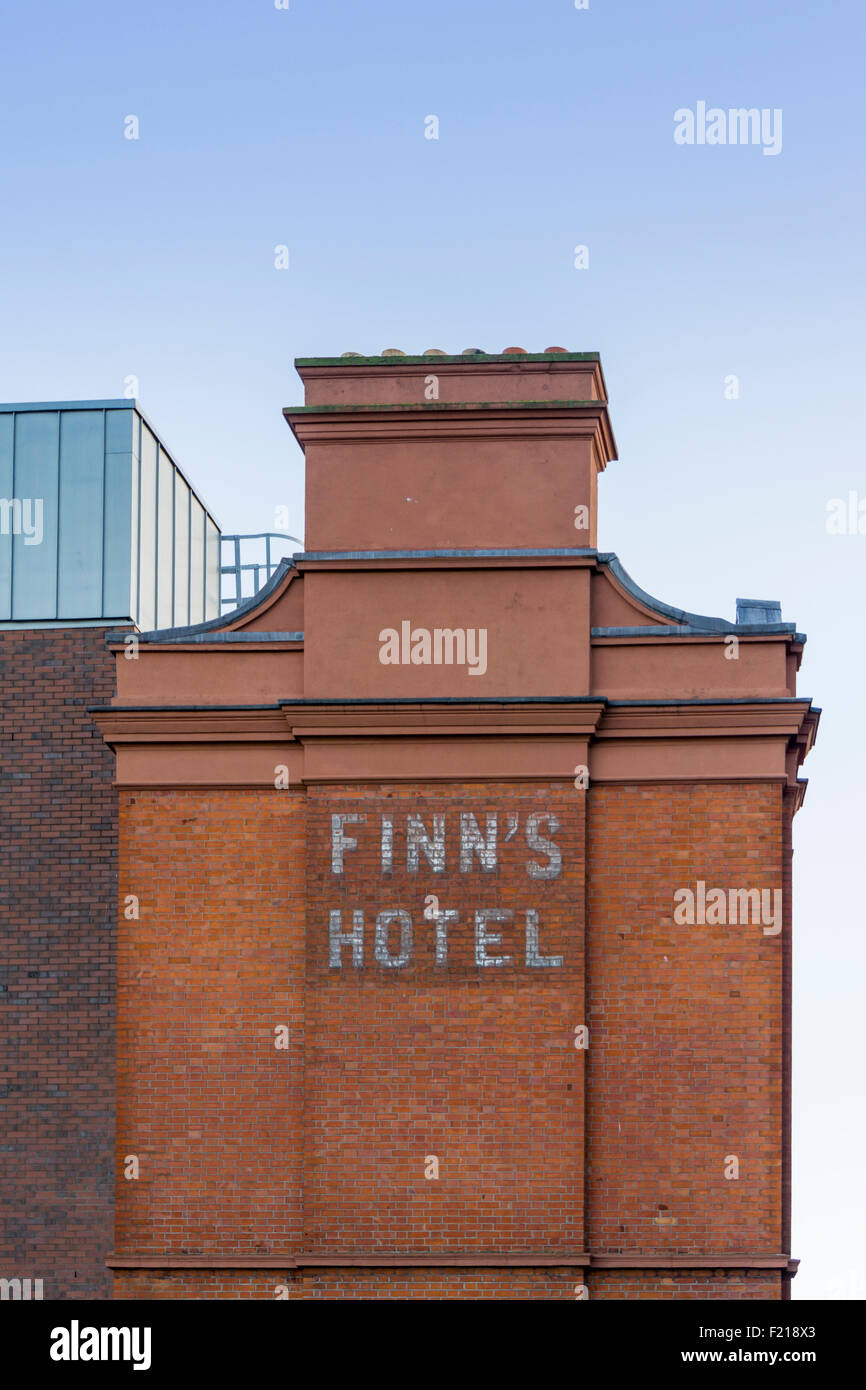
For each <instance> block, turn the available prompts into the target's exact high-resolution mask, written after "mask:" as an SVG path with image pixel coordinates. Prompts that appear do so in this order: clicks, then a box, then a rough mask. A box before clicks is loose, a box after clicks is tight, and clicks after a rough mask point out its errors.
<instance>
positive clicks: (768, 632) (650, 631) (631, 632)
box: [590, 618, 806, 642]
mask: <svg viewBox="0 0 866 1390" xmlns="http://www.w3.org/2000/svg"><path fill="white" fill-rule="evenodd" d="M718 621H719V622H723V621H724V619H722V618H720V619H719V620H718ZM795 628H796V623H727V624H726V626H725V628H724V634H733V635H736V636H738V637H769V636H773V635H778V634H782V633H785V634H789V633H792V634H793V635H794V637H795V638H796V639H797V640H799V641H801V642H805V640H806V638H805V636H804V634H803V633H802V632H796V631H795ZM590 635H591V636H592V637H721V636H722V635H723V633H722V632H720V631H719V630H718V629H717V628H712V629H710V628H705V627H691V626H686V627H668V626H666V625H660V626H658V627H652V626H651V625H650V624H649V623H647V624H646V625H645V626H644V627H594V628H591V629H590Z"/></svg>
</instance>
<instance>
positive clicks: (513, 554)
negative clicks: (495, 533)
mask: <svg viewBox="0 0 866 1390" xmlns="http://www.w3.org/2000/svg"><path fill="white" fill-rule="evenodd" d="M547 555H552V556H554V557H556V556H561V557H563V558H570V557H574V558H578V557H579V558H581V559H583V558H585V557H586V556H592V557H595V556H597V555H598V551H597V550H595V549H594V548H592V547H587V548H583V549H581V548H571V547H569V548H566V547H562V546H551V547H547V548H545V549H541V550H538V549H528V550H524V549H512V550H301V551H298V552H297V554H295V555H293V556H292V559H293V560H294V561H298V560H473V559H512V558H513V559H521V558H527V559H542V558H543V557H544V556H547Z"/></svg>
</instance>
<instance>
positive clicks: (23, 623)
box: [0, 616, 135, 636]
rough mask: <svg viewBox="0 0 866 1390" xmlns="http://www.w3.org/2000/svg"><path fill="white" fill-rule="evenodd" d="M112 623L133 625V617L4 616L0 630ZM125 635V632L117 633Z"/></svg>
mask: <svg viewBox="0 0 866 1390" xmlns="http://www.w3.org/2000/svg"><path fill="white" fill-rule="evenodd" d="M114 623H130V624H132V626H133V627H134V626H135V619H134V618H122V617H117V616H114V617H111V618H4V619H2V621H0V632H14V631H21V629H25V630H27V629H34V630H35V629H37V628H38V629H44V628H76V627H111V626H112V624H114ZM119 635H120V636H125V635H126V634H125V633H121V634H119Z"/></svg>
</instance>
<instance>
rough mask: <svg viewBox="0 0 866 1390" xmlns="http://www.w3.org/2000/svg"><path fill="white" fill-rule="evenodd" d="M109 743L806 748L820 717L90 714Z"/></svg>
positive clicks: (658, 709)
mask: <svg viewBox="0 0 866 1390" xmlns="http://www.w3.org/2000/svg"><path fill="white" fill-rule="evenodd" d="M89 712H90V714H91V717H92V718H93V719H94V721H95V723H96V724H97V725H98V727H99V729H100V730H101V732H102V734H103V736H104V738H105V739H106V741H107V742H108V743H110V744H119V743H130V742H167V741H168V742H187V741H188V742H202V741H206V742H223V741H238V740H241V741H243V740H248V741H254V742H262V741H265V742H267V741H271V740H274V741H278V742H280V743H285V741H286V739H287V738H288V739H291V740H292V741H296V742H299V743H305V742H307V741H311V740H315V739H341V740H342V739H349V740H353V739H370V738H373V739H382V738H413V739H418V738H421V739H424V740H427V739H436V738H441V737H447V738H453V737H455V736H461V735H462V736H467V737H471V738H478V737H496V738H502V737H510V736H514V737H519V738H526V737H532V736H535V735H537V736H540V737H545V738H550V737H551V736H553V737H555V738H565V739H568V738H578V739H586V738H589V739H599V740H603V739H643V740H646V739H659V738H661V739H671V738H675V739H689V738H699V739H707V738H713V739H717V738H750V737H757V738H767V737H776V738H784V739H786V740H787V739H796V741H797V744H798V747H799V751H800V754H801V760H802V758H803V757H805V756H806V753H807V752H808V751H809V749H810V748H811V746H812V744H813V742H814V738H815V731H816V728H817V723H818V715H819V711H817V710H815V709H814V708H813V707H812V705H811V702H810V701H809V700H807V699H780V700H772V699H768V700H736V701H726V700H718V701H716V700H695V701H651V702H632V701H608V700H604V699H602V698H600V697H593V696H586V697H581V698H578V699H561V700H543V699H539V700H493V701H483V700H477V701H476V700H467V701H463V700H457V699H455V700H444V701H437V700H431V701H424V700H419V701H414V700H406V701H375V700H350V701H339V700H329V701H316V700H310V701H305V700H286V701H281V702H279V703H278V704H276V705H247V706H233V707H223V706H218V705H215V706H201V705H200V706H149V705H146V706H143V705H126V706H124V705H103V706H95V707H93V708H91V710H90V711H89Z"/></svg>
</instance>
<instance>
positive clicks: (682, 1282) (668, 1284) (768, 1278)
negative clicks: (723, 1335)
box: [586, 1269, 783, 1300]
mask: <svg viewBox="0 0 866 1390" xmlns="http://www.w3.org/2000/svg"><path fill="white" fill-rule="evenodd" d="M782 1278H783V1276H782V1275H781V1274H780V1273H779V1271H778V1270H776V1269H594V1270H592V1271H591V1272H590V1274H589V1276H588V1278H587V1281H586V1282H587V1286H588V1288H589V1296H590V1298H591V1299H597V1298H639V1299H645V1298H653V1299H659V1298H675V1299H681V1298H706V1299H720V1300H726V1299H740V1298H764V1299H779V1298H782V1297H783V1294H782V1292H781V1284H782Z"/></svg>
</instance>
